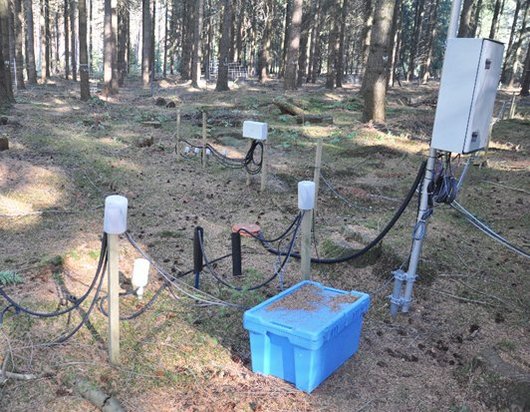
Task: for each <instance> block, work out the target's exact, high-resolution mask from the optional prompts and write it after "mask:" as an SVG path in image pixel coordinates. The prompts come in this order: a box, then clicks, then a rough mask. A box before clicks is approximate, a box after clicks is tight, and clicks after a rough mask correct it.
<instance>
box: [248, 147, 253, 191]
mask: <svg viewBox="0 0 530 412" xmlns="http://www.w3.org/2000/svg"><path fill="white" fill-rule="evenodd" d="M251 147H252V140H250V143H249V145H248V148H247V153H248V152H249V150H250V148H251ZM251 178H252V176H250V174H249V173H247V186H250V182H251Z"/></svg>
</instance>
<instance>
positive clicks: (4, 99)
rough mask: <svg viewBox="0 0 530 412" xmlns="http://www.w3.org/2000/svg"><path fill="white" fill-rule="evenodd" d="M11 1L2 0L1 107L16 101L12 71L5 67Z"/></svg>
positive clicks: (0, 39) (0, 2) (0, 27)
mask: <svg viewBox="0 0 530 412" xmlns="http://www.w3.org/2000/svg"><path fill="white" fill-rule="evenodd" d="M8 26H9V0H0V107H5V106H9V105H10V104H11V103H12V102H14V101H15V99H14V96H13V86H12V84H11V70H10V69H9V66H6V65H5V63H4V62H5V61H6V58H8V56H9V27H8Z"/></svg>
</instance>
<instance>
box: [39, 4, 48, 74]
mask: <svg viewBox="0 0 530 412" xmlns="http://www.w3.org/2000/svg"><path fill="white" fill-rule="evenodd" d="M40 7H41V8H40V28H41V29H40V39H41V40H40V41H41V46H40V47H41V74H40V76H41V81H42V82H43V83H45V82H46V80H47V79H48V77H50V2H49V0H41V3H40Z"/></svg>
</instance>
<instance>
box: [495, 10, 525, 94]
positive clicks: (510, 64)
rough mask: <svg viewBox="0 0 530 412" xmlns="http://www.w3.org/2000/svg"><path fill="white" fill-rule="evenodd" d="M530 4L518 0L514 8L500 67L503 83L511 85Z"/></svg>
mask: <svg viewBox="0 0 530 412" xmlns="http://www.w3.org/2000/svg"><path fill="white" fill-rule="evenodd" d="M521 6H522V7H523V10H524V14H523V17H522V21H521V27H520V28H519V30H516V28H517V21H518V16H519V11H520V8H521ZM529 6H530V0H518V1H517V5H516V8H515V13H514V19H513V24H512V29H511V32H510V41H509V43H508V48H507V51H506V58H505V59H504V66H503V69H502V76H501V81H502V83H503V84H505V85H509V86H511V85H513V77H514V75H515V69H516V67H517V57H518V55H519V50H520V47H521V43H522V40H523V38H524V33H525V32H526V19H527V16H528V9H529Z"/></svg>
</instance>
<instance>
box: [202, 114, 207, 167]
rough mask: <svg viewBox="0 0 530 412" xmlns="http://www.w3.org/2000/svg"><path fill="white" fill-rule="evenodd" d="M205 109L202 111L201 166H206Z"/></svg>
mask: <svg viewBox="0 0 530 412" xmlns="http://www.w3.org/2000/svg"><path fill="white" fill-rule="evenodd" d="M206 134H207V130H206V110H204V111H203V112H202V167H206Z"/></svg>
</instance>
